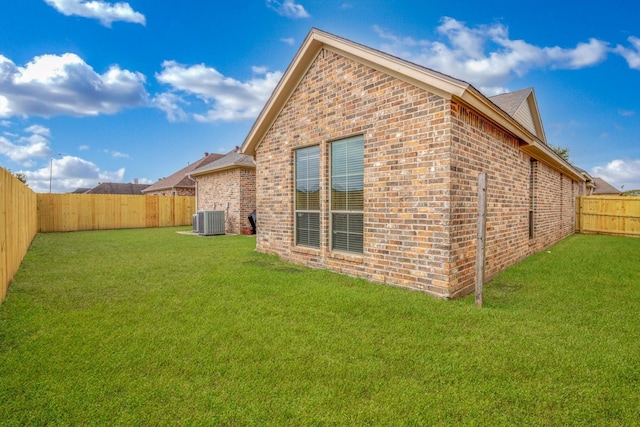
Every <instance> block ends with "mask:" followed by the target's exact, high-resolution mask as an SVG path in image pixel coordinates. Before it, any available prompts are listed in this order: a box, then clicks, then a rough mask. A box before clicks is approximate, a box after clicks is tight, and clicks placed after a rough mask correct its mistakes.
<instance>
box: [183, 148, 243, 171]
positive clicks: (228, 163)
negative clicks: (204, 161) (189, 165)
mask: <svg viewBox="0 0 640 427" xmlns="http://www.w3.org/2000/svg"><path fill="white" fill-rule="evenodd" d="M255 167H256V162H255V160H253V157H252V156H248V155H246V154H242V153H239V152H238V151H237V150H233V151H231V152H230V153H228V154H227V155H226V156H224V157H222V158H221V159H218V160H216V161H215V162H212V163H210V164H208V165H206V166H203V167H200V168H198V169H196V170H194V171H193V172H191V173H190V174H189V175H190V176H198V175H205V174H209V173H214V172H220V171H223V170H227V169H233V168H255Z"/></svg>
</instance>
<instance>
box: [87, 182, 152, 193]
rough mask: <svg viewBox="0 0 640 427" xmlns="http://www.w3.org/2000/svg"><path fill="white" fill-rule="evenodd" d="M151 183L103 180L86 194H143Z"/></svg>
mask: <svg viewBox="0 0 640 427" xmlns="http://www.w3.org/2000/svg"><path fill="white" fill-rule="evenodd" d="M147 187H149V184H132V183H122V182H103V183H101V184H98V185H96V186H95V187H93V188H92V189H91V190H89V191H87V192H86V193H85V194H136V195H142V190H144V189H145V188H147Z"/></svg>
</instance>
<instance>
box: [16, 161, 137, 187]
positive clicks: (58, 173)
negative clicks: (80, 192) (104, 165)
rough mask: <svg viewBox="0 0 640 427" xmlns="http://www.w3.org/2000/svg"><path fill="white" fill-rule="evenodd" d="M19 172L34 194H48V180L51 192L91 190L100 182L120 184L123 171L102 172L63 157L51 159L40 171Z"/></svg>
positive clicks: (94, 166) (87, 164) (82, 162)
mask: <svg viewBox="0 0 640 427" xmlns="http://www.w3.org/2000/svg"><path fill="white" fill-rule="evenodd" d="M19 172H22V173H24V174H25V175H26V176H27V182H28V183H29V187H31V189H32V190H34V191H35V192H39V193H45V192H49V180H50V179H51V186H52V191H53V192H55V193H66V192H70V191H73V190H75V189H76V188H80V187H86V188H92V187H95V186H96V185H98V183H100V182H122V180H123V179H124V173H125V169H124V168H120V169H118V170H117V171H103V170H100V168H99V167H98V166H96V165H95V164H94V163H92V162H89V161H87V160H85V159H82V158H79V157H74V156H63V157H62V158H54V159H52V161H51V163H49V164H47V166H45V167H42V168H40V169H37V170H33V171H29V170H27V171H19ZM50 174H51V175H50ZM50 177H51V178H50Z"/></svg>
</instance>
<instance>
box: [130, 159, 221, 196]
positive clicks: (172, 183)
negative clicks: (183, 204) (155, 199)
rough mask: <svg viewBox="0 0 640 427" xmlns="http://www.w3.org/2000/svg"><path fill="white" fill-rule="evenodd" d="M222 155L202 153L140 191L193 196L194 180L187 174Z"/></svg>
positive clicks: (153, 194)
mask: <svg viewBox="0 0 640 427" xmlns="http://www.w3.org/2000/svg"><path fill="white" fill-rule="evenodd" d="M222 157H223V154H213V153H204V157H201V158H199V159H198V160H196V161H195V162H193V163H191V164H189V165H187V166H185V167H183V168H182V169H180V170H179V171H177V172H174V173H172V174H171V175H169V176H168V177H166V178H162V179H159V180H158V181H156V182H155V183H153V184H152V185H151V186H149V187H147V188H146V189H144V190H143V191H142V192H143V193H144V194H146V195H148V196H195V195H196V182H195V181H194V180H193V179H191V178H190V177H189V174H190V173H191V172H192V171H194V170H196V169H198V168H201V167H203V166H206V165H208V164H209V163H211V162H214V161H216V160H218V159H220V158H222Z"/></svg>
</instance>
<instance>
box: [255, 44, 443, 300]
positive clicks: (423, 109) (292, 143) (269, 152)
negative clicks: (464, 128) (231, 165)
mask: <svg viewBox="0 0 640 427" xmlns="http://www.w3.org/2000/svg"><path fill="white" fill-rule="evenodd" d="M446 104H447V102H446V101H445V100H444V99H442V98H440V97H439V96H436V95H434V94H430V93H428V92H426V91H424V90H422V89H419V88H417V87H415V86H412V85H410V84H408V83H405V82H402V81H400V80H397V79H395V78H393V77H390V76H388V75H386V74H383V73H380V72H378V71H375V70H373V69H371V68H369V67H366V66H364V65H362V64H358V63H356V62H353V61H351V60H349V59H347V58H344V57H342V56H340V55H337V54H335V53H332V52H330V51H324V52H323V53H321V54H320V55H319V56H318V57H317V58H316V60H315V62H314V63H313V65H312V66H311V67H310V69H309V70H308V72H307V74H306V76H305V77H304V78H303V79H302V81H301V82H300V84H299V86H298V88H297V89H296V90H295V91H294V93H293V94H292V96H291V98H290V99H289V101H288V103H287V104H286V105H285V107H284V108H283V110H282V111H281V113H280V115H279V117H278V119H277V120H276V121H275V122H274V123H273V125H272V127H271V129H270V131H269V132H268V133H267V134H266V136H265V138H264V140H263V142H262V143H261V144H260V146H259V147H258V149H257V152H256V162H257V164H258V171H257V183H256V186H257V205H258V230H259V231H258V236H257V249H258V250H259V251H263V252H271V253H276V254H279V255H280V256H282V257H283V258H286V259H289V260H291V261H294V262H300V263H305V264H307V265H310V266H314V267H324V268H330V269H332V270H334V271H338V272H342V273H346V274H350V275H358V276H362V277H366V278H369V279H371V280H374V281H378V282H382V283H390V284H395V285H401V286H406V287H410V288H414V289H419V290H423V291H427V292H431V293H434V294H438V295H445V294H446V293H447V280H448V274H449V266H448V259H449V253H448V249H447V248H448V246H449V235H450V233H449V217H448V212H449V201H448V197H447V195H446V193H447V188H448V185H449V152H450V150H449V147H448V141H449V138H450V137H449V133H450V126H449V124H448V118H447V115H446V111H445V107H446ZM357 134H363V135H364V140H365V147H364V148H365V159H364V161H365V176H364V182H365V190H364V203H365V206H364V211H365V215H364V241H365V245H364V253H363V255H362V256H358V255H353V254H345V253H338V252H332V251H331V250H330V236H329V215H330V214H329V210H328V207H329V191H328V187H329V145H330V142H331V141H333V140H336V139H340V138H344V137H347V136H352V135H357ZM313 144H319V145H320V156H321V164H320V167H321V193H320V199H321V200H320V205H321V216H320V219H321V221H320V222H321V225H320V226H321V233H320V249H311V248H302V247H296V246H295V245H294V217H293V209H294V206H293V197H294V196H293V195H294V186H293V159H294V150H295V149H296V148H299V147H304V146H308V145H313Z"/></svg>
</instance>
